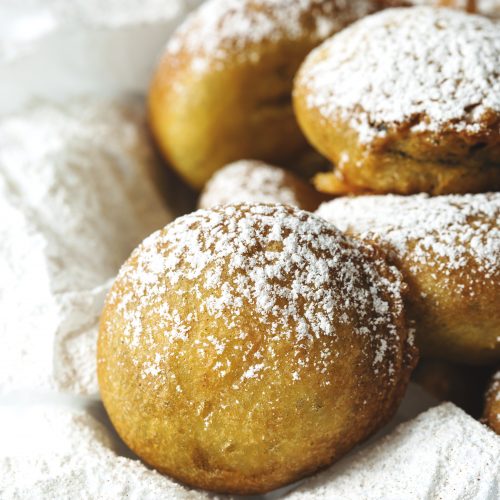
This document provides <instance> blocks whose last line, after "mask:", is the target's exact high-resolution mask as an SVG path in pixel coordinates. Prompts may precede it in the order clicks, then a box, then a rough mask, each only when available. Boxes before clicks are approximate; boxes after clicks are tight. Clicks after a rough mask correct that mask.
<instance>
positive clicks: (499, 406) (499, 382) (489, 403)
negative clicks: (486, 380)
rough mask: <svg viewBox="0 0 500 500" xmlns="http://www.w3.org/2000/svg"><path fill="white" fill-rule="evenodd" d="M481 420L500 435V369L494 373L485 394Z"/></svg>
mask: <svg viewBox="0 0 500 500" xmlns="http://www.w3.org/2000/svg"><path fill="white" fill-rule="evenodd" d="M483 421H484V423H485V424H486V425H488V426H489V427H491V428H492V429H493V430H494V431H495V432H496V433H497V434H499V435H500V371H499V372H497V373H496V374H495V375H494V377H493V380H492V382H491V385H490V388H489V389H488V392H487V394H486V408H485V410H484V417H483Z"/></svg>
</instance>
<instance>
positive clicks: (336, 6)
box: [149, 0, 380, 189]
mask: <svg viewBox="0 0 500 500" xmlns="http://www.w3.org/2000/svg"><path fill="white" fill-rule="evenodd" d="M379 3H380V2H378V1H376V0H357V1H350V2H346V1H345V0H209V1H207V2H206V3H204V4H203V5H202V6H201V7H200V8H199V9H198V10H197V11H195V12H194V13H193V14H192V15H191V16H190V17H188V19H187V20H186V22H185V23H184V24H183V25H182V26H181V27H180V29H179V30H178V31H177V33H176V34H175V35H174V36H173V38H172V39H171V40H170V42H169V43H168V45H167V48H166V52H165V54H164V56H163V58H162V60H161V62H160V64H159V66H158V68H157V70H156V74H155V76H154V78H153V82H152V85H151V89H150V95H149V111H150V122H151V126H152V129H153V133H154V135H155V137H156V140H157V142H158V145H159V146H160V148H161V150H162V151H163V153H164V155H165V157H166V158H167V160H168V161H169V162H170V163H171V164H172V166H173V167H174V168H175V169H176V170H177V171H178V172H179V173H180V174H181V175H182V177H184V179H185V180H186V181H187V182H188V183H189V184H190V185H191V186H193V187H194V188H197V189H200V188H202V187H203V185H204V184H205V182H206V181H207V180H208V179H209V178H210V177H211V175H212V174H213V173H214V172H215V171H216V170H217V169H219V168H221V167H222V166H224V165H227V164H228V163H230V162H233V161H237V160H240V159H241V158H255V159H258V160H263V161H268V162H271V163H276V164H278V165H287V166H289V165H290V166H292V167H297V168H300V167H302V161H301V160H302V156H303V155H306V156H307V155H308V154H309V151H310V148H309V146H308V144H307V141H306V140H305V138H304V137H303V135H302V133H301V131H300V129H299V127H298V125H297V122H296V119H295V116H294V113H293V109H292V103H291V93H292V86H293V78H294V76H295V73H296V72H297V70H298V68H299V66H300V64H301V62H302V61H303V59H304V58H305V56H306V55H307V54H308V53H309V52H310V51H311V49H313V48H314V47H315V46H317V45H318V44H319V43H321V42H322V41H323V40H325V39H326V38H328V37H329V36H330V35H332V34H333V33H336V32H338V31H340V30H341V29H342V28H344V27H345V26H347V25H348V24H350V23H352V22H353V21H356V20H357V19H359V18H360V17H362V16H365V15H367V14H370V13H372V12H374V11H376V10H377V9H378V8H379Z"/></svg>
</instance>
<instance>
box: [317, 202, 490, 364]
mask: <svg viewBox="0 0 500 500" xmlns="http://www.w3.org/2000/svg"><path fill="white" fill-rule="evenodd" d="M316 213H317V214H318V215H320V216H322V217H324V218H325V219H327V220H328V221H330V222H331V223H333V224H334V225H336V226H337V227H338V228H340V229H342V230H345V231H347V232H348V233H349V234H351V235H356V236H358V237H360V238H362V239H364V240H367V241H372V242H376V243H377V244H379V245H380V246H381V247H382V248H383V249H384V250H385V251H386V253H387V254H388V256H389V258H390V259H391V261H392V262H393V263H394V264H396V265H397V266H398V267H399V269H400V270H401V272H402V273H403V275H404V276H405V278H406V281H407V283H408V284H409V286H410V294H409V316H410V317H411V318H413V319H414V320H415V321H416V327H417V344H418V345H419V347H420V348H421V351H422V354H423V355H426V356H430V357H435V358H441V359H446V360H449V361H455V362H459V363H460V362H461V363H467V364H488V363H495V362H498V361H500V308H499V307H498V299H499V297H500V193H492V194H476V195H462V196H460V195H447V196H438V197H434V198H432V197H429V196H426V195H414V196H393V195H387V196H360V197H357V198H338V199H336V200H333V201H330V202H328V203H325V204H323V205H322V206H321V207H320V208H319V209H318V211H317V212H316Z"/></svg>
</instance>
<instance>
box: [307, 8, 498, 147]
mask: <svg viewBox="0 0 500 500" xmlns="http://www.w3.org/2000/svg"><path fill="white" fill-rule="evenodd" d="M499 68H500V30H499V29H498V25H496V24H495V23H494V22H492V21H490V20H489V19H487V18H485V17H482V16H474V15H470V14H466V13H464V12H459V11H455V10H450V9H433V8H431V7H414V8H407V9H389V10H386V11H384V12H382V13H379V14H376V15H374V16H370V17H368V18H366V19H363V20H362V21H360V22H358V23H356V24H355V25H353V26H351V27H350V28H347V29H346V30H345V31H343V32H342V33H339V34H338V35H336V36H335V37H333V38H332V39H330V40H328V41H326V42H325V43H324V44H323V45H322V46H320V47H319V48H318V49H316V51H315V52H314V53H313V55H312V56H310V58H309V59H308V62H306V65H305V69H304V70H303V71H302V73H301V77H300V79H299V84H300V85H303V86H305V87H306V88H307V92H308V101H307V105H308V106H309V107H311V108H317V109H318V110H319V111H320V113H321V114H322V115H323V116H324V117H325V118H326V119H329V118H332V117H335V116H340V117H341V119H342V120H344V121H347V122H349V123H350V125H351V126H352V127H353V128H354V130H355V131H356V132H357V133H358V135H359V138H360V140H361V141H362V142H363V143H371V142H372V141H374V140H375V139H377V138H383V137H386V136H387V135H388V134H389V133H390V132H391V130H392V129H394V128H395V129H396V130H398V129H399V128H400V127H404V128H406V127H409V128H410V130H411V131H412V132H415V133H418V132H440V131H442V130H443V129H444V130H453V131H457V132H463V133H467V134H471V135H474V134H481V133H484V132H485V130H484V129H485V127H487V126H491V125H488V123H490V122H491V117H490V118H489V119H488V118H487V114H488V113H491V112H493V113H500V72H499Z"/></svg>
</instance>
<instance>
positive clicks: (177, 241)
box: [108, 204, 404, 384]
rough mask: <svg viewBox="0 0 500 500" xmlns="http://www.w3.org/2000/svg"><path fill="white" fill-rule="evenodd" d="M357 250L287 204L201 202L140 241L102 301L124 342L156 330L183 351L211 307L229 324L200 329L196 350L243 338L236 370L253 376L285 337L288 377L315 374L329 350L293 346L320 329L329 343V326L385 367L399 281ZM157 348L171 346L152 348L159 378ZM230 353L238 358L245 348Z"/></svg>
mask: <svg viewBox="0 0 500 500" xmlns="http://www.w3.org/2000/svg"><path fill="white" fill-rule="evenodd" d="M366 252H368V253H370V252H371V250H370V249H369V247H365V246H364V245H361V244H359V243H357V242H355V241H354V240H353V241H351V240H349V239H346V238H345V237H344V236H343V235H342V234H341V233H340V232H338V231H336V230H335V229H334V228H332V227H331V226H329V225H328V224H327V223H325V222H324V221H323V220H322V219H320V218H318V217H315V216H313V215H312V214H310V213H308V212H305V211H300V210H298V209H295V208H292V207H287V206H284V205H245V204H242V205H236V206H225V207H216V208H214V209H212V210H199V211H197V212H195V213H194V214H191V215H186V216H183V217H181V218H179V219H177V220H175V221H174V222H173V223H172V224H171V225H170V226H168V227H167V228H166V229H165V230H162V231H159V232H156V233H155V234H153V235H152V236H151V237H149V238H148V239H146V240H145V241H144V243H143V244H142V245H141V246H140V247H139V248H138V249H137V250H136V251H135V252H134V253H133V254H132V257H131V260H130V261H129V262H128V263H126V264H125V265H124V266H123V267H122V269H121V271H120V273H119V276H118V279H117V283H119V287H118V289H117V290H120V291H119V292H118V293H117V290H114V291H113V292H112V294H111V296H110V298H109V299H108V300H109V303H110V304H112V305H113V306H112V307H113V310H114V311H116V315H117V317H120V318H122V319H121V320H120V325H124V329H123V332H122V333H121V335H123V342H125V343H126V344H127V345H128V346H129V347H130V349H131V350H132V351H133V352H135V350H136V349H139V350H142V351H144V350H145V347H144V346H151V345H155V340H154V337H155V333H156V330H157V329H158V328H161V331H163V332H164V334H165V336H166V338H167V339H168V342H169V343H170V344H174V343H176V344H175V345H176V348H175V356H176V358H177V359H179V357H181V358H182V356H183V355H184V349H183V348H182V342H184V341H185V340H187V339H188V338H189V332H190V330H191V329H192V328H194V325H196V323H197V322H198V321H201V319H202V318H203V320H204V321H206V318H207V316H208V317H209V318H214V319H216V320H221V321H223V322H224V323H223V324H224V325H225V328H226V329H227V330H228V331H229V332H232V333H231V334H230V335H227V336H222V335H221V336H220V338H217V339H216V338H210V337H207V338H206V339H205V338H204V339H203V342H200V345H199V353H200V356H201V357H202V358H203V357H204V353H203V352H202V351H205V350H207V351H208V352H207V353H206V354H207V355H208V353H210V354H209V356H210V358H211V359H213V357H214V356H215V357H216V356H217V355H221V354H222V353H224V356H225V357H227V356H228V355H229V354H228V349H233V348H234V349H240V347H241V346H240V344H238V343H236V344H235V342H234V339H235V338H239V339H241V345H243V346H245V347H244V349H245V350H248V351H249V356H251V359H249V360H248V368H249V370H248V372H246V373H245V374H243V378H245V377H256V378H260V377H262V376H263V375H264V374H265V372H266V370H272V369H275V363H277V362H278V361H279V360H276V359H275V356H274V355H273V349H274V348H275V347H276V346H279V345H280V343H282V342H283V341H287V342H289V343H290V345H292V346H294V349H295V351H296V353H295V354H294V355H290V366H292V365H293V366H294V367H295V371H294V377H293V378H294V380H298V379H299V378H300V376H301V373H302V372H303V371H304V370H307V371H310V370H316V371H317V372H318V373H324V372H325V370H326V369H327V368H328V367H329V366H330V364H331V363H335V360H336V352H335V349H326V350H325V351H324V352H323V353H322V356H321V361H320V362H318V364H317V365H314V366H309V365H310V364H311V363H308V362H307V356H306V358H305V360H306V361H304V359H303V358H304V356H301V355H300V353H301V352H302V353H303V352H307V350H308V348H307V346H308V345H311V344H312V343H314V342H316V341H318V339H322V338H324V337H330V338H332V346H333V345H334V341H335V340H336V339H337V340H338V336H337V334H338V332H337V328H338V329H342V330H343V329H344V328H349V329H350V330H351V331H353V332H354V335H360V336H364V337H365V339H366V340H367V341H369V342H370V343H371V345H373V346H374V348H375V349H376V353H375V354H374V353H367V355H368V356H369V358H368V360H369V362H372V363H373V367H372V368H373V370H374V372H375V373H378V372H377V370H379V369H380V368H381V367H387V369H388V373H389V374H392V373H395V372H394V370H393V368H394V367H393V365H392V363H393V359H394V358H393V356H394V355H395V356H398V355H399V354H397V353H398V352H399V350H400V349H401V345H402V341H404V339H401V338H400V334H401V330H400V328H401V327H399V330H398V327H397V326H396V325H398V324H399V325H401V318H402V316H401V315H402V306H403V303H402V289H403V285H402V283H401V281H400V279H401V277H400V274H399V272H398V271H397V270H396V269H395V268H390V267H388V266H387V265H386V264H385V262H384V261H383V260H382V259H381V258H379V257H376V256H372V257H367V253H366ZM372 258H373V261H372V260H371V259H372ZM179 284H180V285H179ZM367 284H369V285H368V286H367ZM167 291H169V292H170V293H174V292H173V291H175V301H173V300H172V301H167V300H166V299H165V297H166V294H167ZM169 302H170V303H169ZM178 308H179V309H180V311H179V309H178ZM186 310H189V311H190V313H189V314H188V315H186V314H185V311H186ZM243 311H245V314H251V316H252V317H253V318H255V320H256V321H258V322H259V323H260V324H262V331H263V332H265V334H266V342H264V343H263V345H264V349H268V350H269V352H268V351H264V352H261V350H260V349H258V350H255V349H254V348H253V346H252V342H251V341H250V339H249V340H248V341H247V342H246V341H245V339H246V338H247V337H248V335H249V334H248V331H247V330H246V329H245V324H241V317H245V316H244V315H243ZM111 318H114V316H111ZM148 318H149V319H148ZM360 318H362V319H360ZM115 319H116V318H115ZM115 319H108V321H114V320H115ZM148 324H149V325H155V327H154V328H152V329H151V328H150V327H149V326H148ZM108 328H109V329H110V330H112V329H113V326H112V325H109V326H108ZM214 328H217V327H214ZM121 329H122V326H120V330H121ZM179 343H181V344H180V347H179ZM227 343H229V347H228V346H227V345H226V344H227ZM287 345H288V344H287ZM273 346H275V347H273ZM394 349H395V350H394ZM214 351H215V353H214ZM164 355H165V356H169V355H170V352H169V351H168V349H167V351H166V352H165V353H162V352H159V351H155V350H154V349H151V356H150V358H149V359H147V361H146V362H145V363H144V367H143V376H144V378H148V379H149V380H151V381H152V383H155V384H156V383H158V381H159V380H160V379H161V377H164V376H165V370H163V369H161V366H162V362H163V356H164ZM132 356H133V354H132ZM235 356H236V358H237V359H240V358H242V357H243V360H245V359H246V355H244V353H239V352H235ZM252 360H253V361H252ZM220 364H221V363H218V364H217V363H216V364H215V367H217V366H218V365H220ZM383 369H384V370H385V368H383ZM218 374H219V376H221V377H224V376H225V374H226V367H225V366H220V367H219V369H218ZM324 383H325V384H329V383H330V381H328V380H325V381H324Z"/></svg>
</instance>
